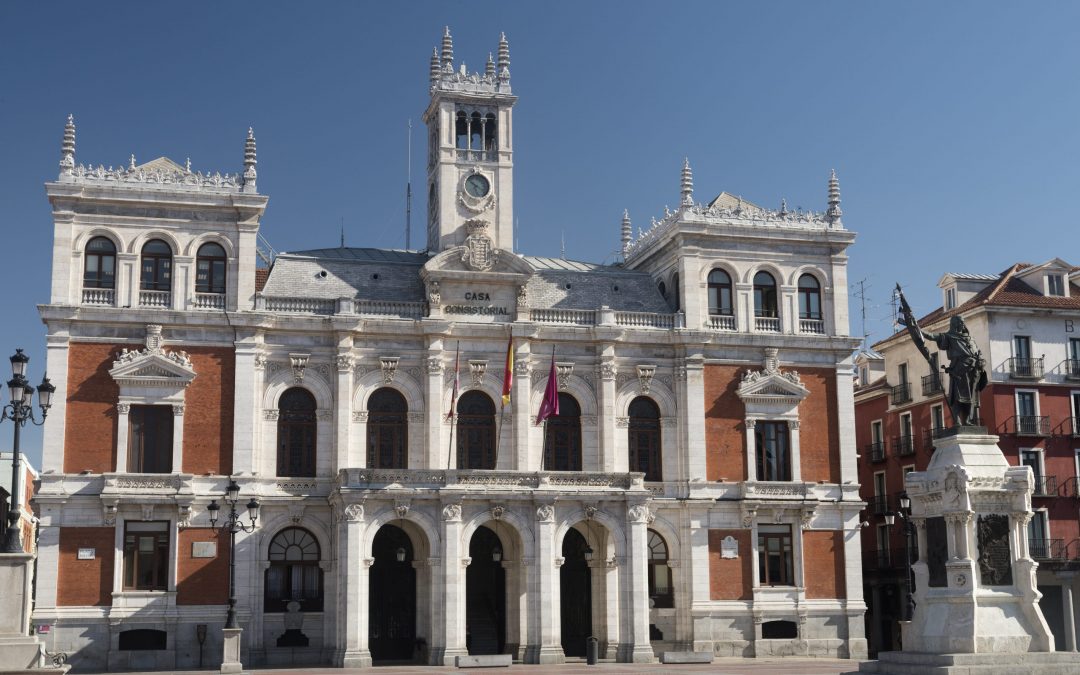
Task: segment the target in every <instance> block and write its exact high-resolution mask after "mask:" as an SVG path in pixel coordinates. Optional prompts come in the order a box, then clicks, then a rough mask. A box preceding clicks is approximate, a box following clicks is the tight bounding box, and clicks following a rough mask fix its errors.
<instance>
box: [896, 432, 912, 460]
mask: <svg viewBox="0 0 1080 675" xmlns="http://www.w3.org/2000/svg"><path fill="white" fill-rule="evenodd" d="M892 443H893V450H895V451H896V456H897V457H907V456H909V455H914V454H915V439H914V438H912V437H911V436H893V439H892Z"/></svg>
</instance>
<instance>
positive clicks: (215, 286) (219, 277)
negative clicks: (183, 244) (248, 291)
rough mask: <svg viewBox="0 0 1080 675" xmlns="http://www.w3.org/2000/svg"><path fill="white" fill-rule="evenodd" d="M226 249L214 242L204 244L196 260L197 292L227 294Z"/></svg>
mask: <svg viewBox="0 0 1080 675" xmlns="http://www.w3.org/2000/svg"><path fill="white" fill-rule="evenodd" d="M225 262H226V259H225V249H224V248H222V247H221V244H215V243H213V242H211V243H209V244H203V245H202V246H200V247H199V252H198V254H197V255H196V258H195V292H196V293H224V292H225Z"/></svg>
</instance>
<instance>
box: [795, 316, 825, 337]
mask: <svg viewBox="0 0 1080 675" xmlns="http://www.w3.org/2000/svg"><path fill="white" fill-rule="evenodd" d="M799 332H800V333H810V334H811V335H824V334H825V321H824V320H822V319H799Z"/></svg>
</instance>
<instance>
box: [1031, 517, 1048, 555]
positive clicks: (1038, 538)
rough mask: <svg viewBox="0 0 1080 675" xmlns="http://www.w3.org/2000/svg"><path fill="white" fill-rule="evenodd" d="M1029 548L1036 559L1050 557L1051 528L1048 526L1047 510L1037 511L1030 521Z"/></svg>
mask: <svg viewBox="0 0 1080 675" xmlns="http://www.w3.org/2000/svg"><path fill="white" fill-rule="evenodd" d="M1028 549H1030V551H1031V557H1032V558H1035V559H1036V560H1045V559H1046V558H1049V557H1050V529H1049V527H1047V522H1046V511H1035V513H1034V514H1033V515H1032V516H1031V520H1030V521H1028Z"/></svg>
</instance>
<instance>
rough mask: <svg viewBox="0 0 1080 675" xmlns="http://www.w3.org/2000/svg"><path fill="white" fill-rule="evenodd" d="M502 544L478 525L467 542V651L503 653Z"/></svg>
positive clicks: (504, 633) (504, 574) (503, 586)
mask: <svg viewBox="0 0 1080 675" xmlns="http://www.w3.org/2000/svg"><path fill="white" fill-rule="evenodd" d="M503 555H504V552H503V546H502V543H501V542H500V541H499V537H498V536H497V535H496V534H495V533H494V532H493V531H492V530H491V529H489V528H488V527H486V526H481V527H478V528H477V529H476V532H475V533H473V536H472V540H471V541H470V542H469V557H470V558H471V559H472V562H470V563H469V566H468V568H466V570H465V627H466V630H465V645H466V647H468V649H469V653H470V654H502V653H503V652H504V651H505V649H506V571H505V570H504V569H503V564H502V561H503Z"/></svg>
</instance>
